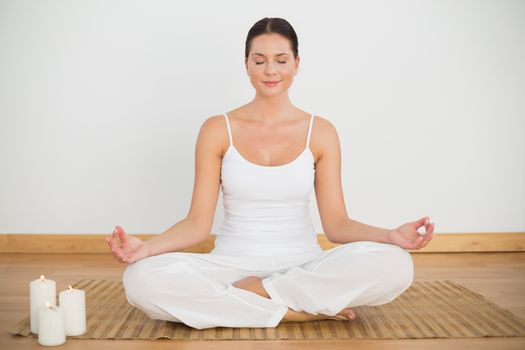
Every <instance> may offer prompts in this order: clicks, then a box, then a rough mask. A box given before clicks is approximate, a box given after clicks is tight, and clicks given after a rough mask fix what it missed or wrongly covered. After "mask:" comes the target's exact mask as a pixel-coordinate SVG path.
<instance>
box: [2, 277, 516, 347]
mask: <svg viewBox="0 0 525 350" xmlns="http://www.w3.org/2000/svg"><path fill="white" fill-rule="evenodd" d="M74 287H75V288H78V289H84V290H85V291H86V314H87V332H86V333H85V334H83V335H81V336H71V337H68V338H79V339H158V338H170V339H195V340H218V339H235V340H241V339H249V340H256V339H348V338H366V339H403V338H412V339H414V338H472V337H513V336H525V320H523V319H520V318H519V317H517V316H515V315H514V314H512V313H511V312H509V311H508V310H505V309H503V308H501V307H499V306H498V305H496V304H494V303H492V302H490V301H488V300H487V299H485V298H484V297H483V296H482V295H480V294H478V293H475V292H473V291H471V290H469V289H467V288H465V287H463V286H461V285H458V284H456V283H454V282H452V281H448V280H447V281H415V282H414V283H413V284H412V286H411V287H410V288H409V289H407V290H406V291H405V292H404V293H403V294H401V295H400V296H399V297H398V298H396V299H395V300H394V301H392V302H390V303H388V304H383V305H378V306H360V307H354V308H353V309H354V310H355V312H356V313H357V318H356V319H355V320H354V321H342V320H341V321H340V320H317V321H309V322H281V323H280V324H279V325H278V326H277V327H275V328H271V327H268V328H249V327H246V328H229V327H215V328H208V329H202V330H198V329H195V328H192V327H189V326H186V325H185V324H183V323H179V322H169V321H161V320H152V319H150V318H149V317H148V316H146V315H145V314H144V313H143V312H142V311H140V310H138V309H137V308H135V307H133V306H131V305H130V304H129V303H128V302H127V300H126V298H125V295H124V289H123V287H122V282H121V281H110V280H100V279H83V280H81V281H79V282H77V283H76V284H75V285H74ZM10 333H11V334H14V335H22V336H29V337H36V335H34V334H32V333H31V330H30V323H29V317H27V318H25V319H23V320H21V321H20V322H19V323H18V324H17V325H16V326H15V327H14V328H13V329H12V330H10Z"/></svg>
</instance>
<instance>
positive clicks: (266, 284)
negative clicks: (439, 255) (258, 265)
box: [233, 241, 413, 321]
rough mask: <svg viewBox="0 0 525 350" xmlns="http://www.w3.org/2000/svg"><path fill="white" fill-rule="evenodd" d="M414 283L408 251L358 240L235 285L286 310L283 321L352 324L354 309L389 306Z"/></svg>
mask: <svg viewBox="0 0 525 350" xmlns="http://www.w3.org/2000/svg"><path fill="white" fill-rule="evenodd" d="M412 281H413V262H412V258H411V256H410V253H408V252H407V251H406V250H404V249H403V248H401V247H399V246H397V245H393V244H386V243H378V242H372V241H360V242H352V243H348V244H343V245H340V246H338V247H335V248H332V249H330V250H327V251H325V254H322V255H321V256H319V257H316V258H315V259H314V260H311V261H309V262H307V263H305V264H302V265H299V266H292V267H291V268H289V269H286V270H283V271H277V272H275V273H273V274H272V275H270V276H269V277H266V278H263V279H261V278H259V277H257V276H249V277H247V278H243V279H241V280H238V281H236V282H235V283H234V284H233V286H234V287H237V288H240V289H245V290H248V291H250V292H253V293H256V294H258V295H260V296H263V297H264V298H269V299H271V300H273V301H274V302H275V303H277V304H279V305H283V306H286V307H288V310H287V312H286V314H285V316H284V318H283V319H282V320H283V321H310V320H319V319H339V320H353V319H355V317H356V314H355V312H354V311H353V310H352V309H351V307H355V306H360V305H371V306H373V305H381V304H386V303H388V302H391V301H393V300H394V299H395V298H397V296H399V295H400V294H401V293H403V292H404V291H405V290H406V289H407V288H408V287H410V285H411V284H412Z"/></svg>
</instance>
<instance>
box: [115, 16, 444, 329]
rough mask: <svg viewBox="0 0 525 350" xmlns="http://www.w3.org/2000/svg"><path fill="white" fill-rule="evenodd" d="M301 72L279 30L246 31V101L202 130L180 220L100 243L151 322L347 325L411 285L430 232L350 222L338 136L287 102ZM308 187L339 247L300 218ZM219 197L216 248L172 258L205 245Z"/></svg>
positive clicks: (290, 35)
mask: <svg viewBox="0 0 525 350" xmlns="http://www.w3.org/2000/svg"><path fill="white" fill-rule="evenodd" d="M299 61H300V58H299V56H298V42H297V36H296V34H295V31H294V29H293V28H292V26H291V25H290V24H289V23H288V22H287V21H286V20H284V19H281V18H264V19H262V20H260V21H258V22H257V23H255V24H254V25H253V27H252V28H251V29H250V31H249V33H248V36H247V39H246V47H245V65H246V71H247V73H248V76H249V77H250V81H251V83H252V85H253V87H254V88H255V91H256V93H255V97H254V99H253V100H252V101H250V102H249V103H247V104H245V105H243V106H240V107H238V108H236V109H234V110H232V111H230V112H228V113H226V114H224V115H217V116H212V117H209V118H208V119H206V121H205V122H204V123H203V124H202V126H201V128H200V131H199V135H198V139H197V144H196V151H195V155H196V162H195V169H196V171H195V183H194V189H193V197H192V201H191V206H190V210H189V213H188V215H187V217H186V218H184V219H183V220H181V221H179V222H178V223H176V224H175V225H174V226H172V227H171V228H169V229H168V230H167V231H166V232H164V233H162V234H161V235H158V236H155V237H153V238H151V239H148V240H147V241H142V240H140V239H139V238H137V237H133V236H130V235H127V234H126V233H125V232H124V230H123V229H122V227H120V226H117V227H116V228H115V230H114V232H113V235H112V236H111V237H109V238H106V240H107V242H108V244H109V247H110V248H111V251H112V254H113V256H114V257H115V258H116V259H117V260H119V261H120V262H124V263H128V264H129V265H128V266H127V268H126V270H125V272H124V275H123V284H124V288H125V291H126V298H127V300H128V302H129V303H131V304H132V305H134V306H136V307H137V308H139V309H141V310H142V311H144V312H145V313H146V314H147V315H148V316H149V317H151V318H153V319H163V320H170V321H174V322H183V323H185V324H186V325H189V326H191V327H194V328H197V329H203V328H210V327H217V326H222V327H275V326H276V325H277V324H279V322H280V321H310V320H319V319H339V320H353V319H354V318H355V317H356V314H355V312H354V311H353V310H352V309H351V307H353V306H359V305H380V304H385V303H388V302H390V301H392V300H394V299H395V298H396V297H397V296H399V295H400V294H401V293H403V292H404V291H405V290H406V289H407V288H408V287H410V285H411V284H412V282H413V263H412V258H411V256H410V254H409V253H408V252H407V251H406V250H405V248H407V249H420V248H422V247H424V246H425V245H427V244H428V242H429V241H430V240H431V239H432V235H433V230H434V224H433V223H430V222H429V219H428V217H424V218H421V219H419V220H417V221H414V222H409V223H406V224H404V225H401V226H399V227H398V228H396V229H393V230H389V229H383V228H379V227H373V226H369V225H366V224H363V223H360V222H358V221H356V220H353V219H350V218H349V217H348V216H347V214H346V208H345V204H344V199H343V194H342V188H341V180H340V175H341V164H340V158H341V155H340V146H339V141H338V136H337V132H336V129H335V128H334V126H333V125H332V124H331V123H330V122H329V121H328V120H327V119H325V118H322V117H319V116H315V117H314V115H311V114H310V113H307V112H305V111H303V110H301V109H299V108H297V107H295V106H294V105H292V103H291V102H290V99H289V96H288V89H289V87H290V86H291V84H292V82H293V80H294V76H295V75H296V74H297V70H298V68H299ZM314 188H315V194H316V200H317V205H318V208H319V213H320V218H321V222H322V226H323V231H324V233H325V235H326V237H327V238H328V239H329V240H330V241H331V242H334V243H339V245H338V246H336V247H335V248H332V249H329V250H322V249H321V248H320V246H319V244H318V243H317V238H316V231H315V229H314V227H313V225H312V223H311V220H310V217H309V212H308V203H309V198H308V197H309V195H310V193H311V191H312V190H313V189H314ZM219 189H222V191H223V204H224V212H225V216H224V221H223V223H222V226H221V230H220V234H218V235H217V238H216V240H215V248H214V249H213V250H212V251H211V252H210V253H206V254H200V253H186V252H179V250H181V249H184V248H186V247H188V246H191V245H194V244H197V243H199V242H202V241H204V240H206V239H207V238H208V236H209V234H210V230H211V227H212V222H213V218H214V214H215V208H216V204H217V197H218V193H219ZM421 226H424V227H425V230H426V233H425V234H424V235H423V234H420V233H419V232H418V231H417V229H418V228H419V227H421ZM118 241H120V242H118Z"/></svg>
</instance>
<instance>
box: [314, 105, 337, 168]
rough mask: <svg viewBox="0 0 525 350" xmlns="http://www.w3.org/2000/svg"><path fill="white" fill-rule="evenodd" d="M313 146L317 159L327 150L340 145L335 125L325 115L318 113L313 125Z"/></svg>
mask: <svg viewBox="0 0 525 350" xmlns="http://www.w3.org/2000/svg"><path fill="white" fill-rule="evenodd" d="M310 137H311V148H312V152H313V153H314V156H315V159H316V161H317V160H319V159H320V158H321V157H322V156H323V155H324V154H325V153H326V152H330V151H331V150H333V149H334V148H338V147H339V137H338V135H337V129H336V127H335V125H334V124H333V123H332V122H331V121H330V120H328V119H327V118H325V117H322V116H319V115H316V116H315V118H314V123H313V126H312V135H311V136H310Z"/></svg>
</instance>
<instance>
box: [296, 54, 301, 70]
mask: <svg viewBox="0 0 525 350" xmlns="http://www.w3.org/2000/svg"><path fill="white" fill-rule="evenodd" d="M300 62H301V57H300V56H299V55H297V57H296V58H295V69H296V72H295V74H297V69H299V63H300Z"/></svg>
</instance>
